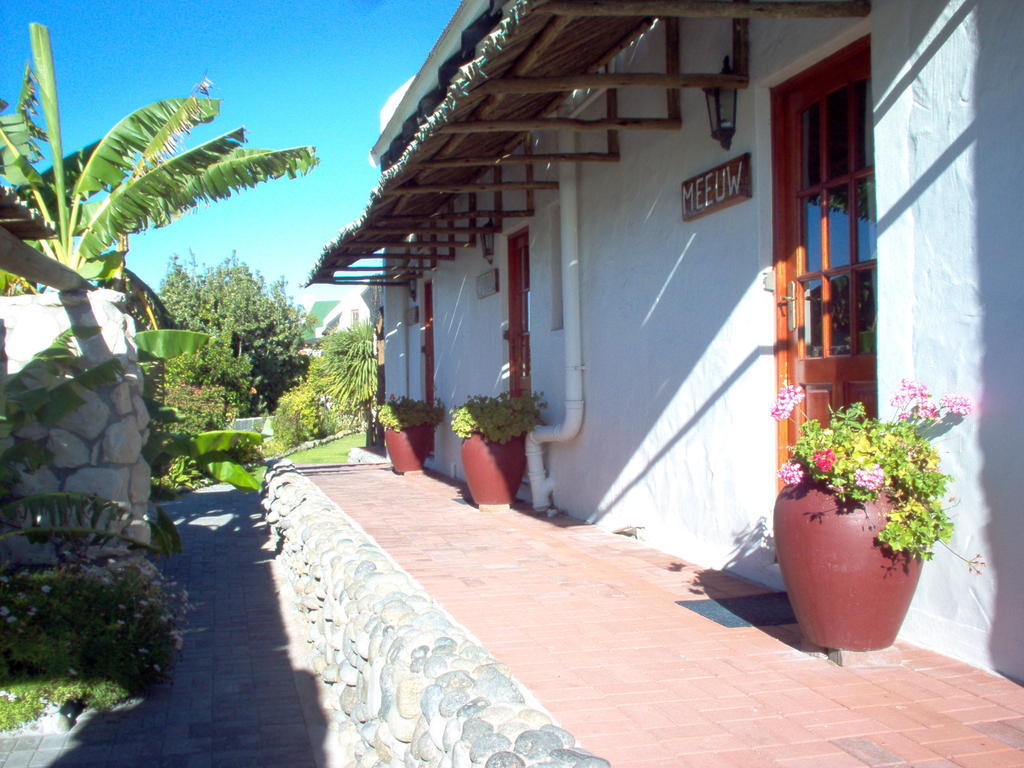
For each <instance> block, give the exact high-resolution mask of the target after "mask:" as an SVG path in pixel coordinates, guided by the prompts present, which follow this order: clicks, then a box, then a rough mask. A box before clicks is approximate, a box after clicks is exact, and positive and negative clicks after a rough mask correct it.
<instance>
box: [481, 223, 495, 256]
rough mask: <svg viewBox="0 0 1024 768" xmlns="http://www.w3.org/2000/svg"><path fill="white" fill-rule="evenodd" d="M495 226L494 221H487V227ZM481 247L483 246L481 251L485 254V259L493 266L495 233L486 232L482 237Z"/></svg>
mask: <svg viewBox="0 0 1024 768" xmlns="http://www.w3.org/2000/svg"><path fill="white" fill-rule="evenodd" d="M493 226H494V219H488V220H487V227H488V228H490V227H493ZM480 246H481V247H480V250H481V252H482V253H483V257H484V259H485V260H486V261H487V263H488V264H493V263H494V233H493V232H484V233H483V234H482V235H481V236H480Z"/></svg>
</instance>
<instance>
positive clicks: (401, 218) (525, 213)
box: [374, 209, 533, 226]
mask: <svg viewBox="0 0 1024 768" xmlns="http://www.w3.org/2000/svg"><path fill="white" fill-rule="evenodd" d="M531 216H533V210H532V209H520V210H507V211H442V212H441V213H425V214H423V215H422V216H417V215H415V214H402V215H395V216H382V217H381V218H380V220H379V221H377V222H375V223H374V226H377V225H380V226H390V225H392V224H397V225H401V224H404V223H406V222H412V223H415V222H423V223H425V224H429V223H431V222H435V221H463V220H464V219H527V218H529V217H531Z"/></svg>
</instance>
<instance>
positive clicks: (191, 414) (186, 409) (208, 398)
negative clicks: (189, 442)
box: [165, 381, 234, 435]
mask: <svg viewBox="0 0 1024 768" xmlns="http://www.w3.org/2000/svg"><path fill="white" fill-rule="evenodd" d="M165 402H166V403H167V405H169V406H171V407H172V408H174V409H176V410H177V411H178V415H179V416H180V417H181V420H180V421H178V422H175V425H174V429H175V430H177V431H180V432H184V433H186V434H189V435H197V434H199V433H200V432H207V431H209V430H214V429H224V428H225V427H227V426H229V424H228V422H229V421H233V420H234V419H233V417H232V416H231V414H230V412H229V410H228V397H227V390H226V389H224V387H221V386H217V385H216V384H204V385H202V386H193V385H192V384H185V383H184V382H180V381H177V382H174V383H173V384H168V385H167V395H166V398H165Z"/></svg>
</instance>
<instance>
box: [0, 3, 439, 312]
mask: <svg viewBox="0 0 1024 768" xmlns="http://www.w3.org/2000/svg"><path fill="white" fill-rule="evenodd" d="M457 6H458V1H457V0H312V1H308V0H300V1H299V2H295V3H281V2H280V1H279V0H275V2H269V0H245V1H244V2H242V1H240V0H205V1H204V2H201V3H200V2H192V1H191V0H180V1H179V2H174V3H162V2H156V1H155V0H122V1H121V2H115V1H114V0H97V1H96V2H92V3H86V4H83V3H80V2H71V1H70V0H45V1H44V2H40V1H37V0H16V1H13V2H11V1H8V0H0V51H2V52H3V56H2V58H0V61H2V64H3V67H2V71H0V98H3V99H4V100H5V101H8V102H11V101H14V100H15V99H16V98H17V94H18V90H19V87H20V79H21V72H22V68H23V66H24V63H25V61H26V60H27V59H28V57H29V43H28V24H29V22H32V21H36V22H40V23H42V24H45V25H46V26H48V27H49V28H50V35H51V39H52V44H53V50H54V59H55V64H56V68H57V80H58V87H59V89H60V92H59V96H60V101H61V110H62V129H63V133H64V146H65V149H66V151H71V150H72V149H76V148H78V147H80V146H82V145H84V144H87V143H88V142H90V141H93V140H95V139H97V138H99V137H100V136H101V135H102V134H103V133H105V132H106V131H107V129H109V128H110V127H111V126H113V125H114V123H116V122H117V121H118V120H120V119H121V118H122V117H124V116H125V115H126V114H128V113H129V112H131V111H133V110H134V109H136V108H138V107H141V106H144V105H145V104H149V103H151V102H153V101H157V100H159V99H163V98H170V97H173V96H184V95H187V94H188V93H189V92H190V91H191V90H192V88H193V86H194V85H195V84H196V83H198V82H199V81H200V80H201V79H202V78H203V76H204V75H205V76H206V77H208V78H209V79H210V80H212V81H213V84H214V87H213V93H212V95H213V96H215V97H217V98H220V99H223V104H222V106H221V114H220V117H218V118H217V120H215V121H214V122H213V123H212V124H210V125H207V126H202V127H201V128H200V129H199V130H197V131H196V132H195V133H194V134H193V136H194V139H193V143H194V141H195V140H196V139H199V140H202V139H206V138H210V137H212V136H216V135H219V134H221V133H224V132H226V131H229V130H231V129H233V128H236V127H237V126H239V125H244V126H245V127H246V129H247V131H248V136H249V141H248V145H249V146H252V147H265V148H273V149H280V148H283V147H290V146H296V145H302V144H312V145H314V146H316V148H317V152H318V154H319V156H320V166H319V167H318V168H316V169H315V170H314V171H313V172H312V173H311V174H310V175H309V176H306V177H303V178H300V179H296V180H280V181H274V182H270V183H268V184H265V185H263V186H262V187H259V188H256V189H252V190H245V191H243V192H241V193H239V194H238V195H237V196H236V197H233V198H232V199H230V200H225V201H221V202H218V203H215V204H214V205H212V206H210V207H209V208H205V207H200V209H199V210H198V212H197V213H194V214H191V215H189V216H185V217H183V218H182V219H180V220H179V221H177V222H175V223H173V224H171V225H170V226H168V227H165V228H163V229H159V230H152V231H150V232H147V233H144V234H141V235H136V236H134V237H132V239H131V251H130V252H129V254H128V264H129V267H130V268H132V269H133V270H135V271H136V272H138V273H139V274H140V276H142V278H143V279H144V280H146V281H147V282H149V283H150V284H151V285H154V286H156V285H158V284H159V282H160V280H161V279H162V278H163V276H164V274H165V273H166V269H167V263H168V260H169V258H170V257H171V255H172V254H175V253H176V254H179V255H180V256H183V257H187V255H188V253H189V250H190V249H191V250H192V251H193V252H194V253H195V255H196V258H197V260H198V261H199V262H200V263H201V264H203V263H206V264H215V263H218V262H220V261H222V260H223V259H224V258H225V257H227V256H229V255H230V254H231V252H232V251H237V254H238V257H239V259H240V260H242V261H244V262H246V263H248V264H249V265H250V266H252V267H253V268H255V269H258V270H259V271H260V272H262V273H263V275H264V276H265V277H266V278H268V279H270V280H273V279H276V278H277V277H279V276H283V277H285V278H286V279H287V280H288V281H289V284H290V288H291V289H292V292H293V295H295V296H296V297H298V295H299V291H300V290H301V286H302V284H303V283H304V282H305V278H306V276H307V275H308V273H309V271H310V269H311V268H312V267H313V265H314V263H315V261H316V260H317V258H318V257H319V255H320V252H321V248H322V246H323V244H324V243H325V242H326V241H328V240H332V239H333V238H334V237H335V236H336V235H337V231H338V229H339V228H341V227H342V226H344V225H345V224H347V223H348V222H350V221H352V220H353V219H354V218H356V217H357V216H358V215H359V214H360V213H361V212H362V210H363V207H364V205H365V203H366V201H367V199H368V196H369V191H370V190H371V189H372V188H373V186H374V185H375V184H376V179H377V175H378V171H377V169H375V168H373V167H371V166H370V164H369V161H368V159H367V158H368V154H369V150H370V147H371V146H372V145H373V143H374V142H375V141H376V139H377V136H378V133H379V112H380V109H381V107H382V106H383V105H384V102H385V101H386V100H387V98H388V96H389V95H390V94H391V93H392V92H393V91H394V90H395V89H397V88H398V87H399V86H400V85H401V84H402V83H404V82H405V81H406V80H407V79H408V78H409V77H411V76H412V75H413V74H415V73H416V71H417V70H418V69H419V66H420V65H421V64H422V63H423V61H424V60H425V59H426V57H427V54H428V53H429V52H430V49H431V48H432V47H433V45H434V43H435V42H436V40H437V37H438V36H439V35H440V33H441V31H442V30H443V29H444V26H445V24H447V22H448V20H449V19H450V18H451V16H452V14H453V13H454V12H455V9H456V7H457ZM339 290H340V289H338V288H333V289H324V288H321V289H319V290H318V291H317V293H318V295H324V296H331V295H337V292H338V291H339Z"/></svg>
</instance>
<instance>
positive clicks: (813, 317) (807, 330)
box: [803, 280, 822, 357]
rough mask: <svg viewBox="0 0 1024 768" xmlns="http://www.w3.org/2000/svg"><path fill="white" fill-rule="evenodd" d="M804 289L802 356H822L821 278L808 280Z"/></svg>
mask: <svg viewBox="0 0 1024 768" xmlns="http://www.w3.org/2000/svg"><path fill="white" fill-rule="evenodd" d="M803 291H804V328H803V336H804V357H821V356H822V333H821V280H808V281H807V282H806V283H804V284H803Z"/></svg>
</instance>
